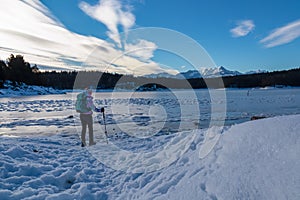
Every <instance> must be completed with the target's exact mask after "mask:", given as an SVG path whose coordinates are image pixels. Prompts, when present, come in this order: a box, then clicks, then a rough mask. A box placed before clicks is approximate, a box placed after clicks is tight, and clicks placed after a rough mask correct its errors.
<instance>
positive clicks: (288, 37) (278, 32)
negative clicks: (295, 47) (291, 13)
mask: <svg viewBox="0 0 300 200" xmlns="http://www.w3.org/2000/svg"><path fill="white" fill-rule="evenodd" d="M298 37H300V20H297V21H294V22H291V23H289V24H287V25H285V26H283V27H280V28H277V29H275V30H273V31H272V32H271V33H270V34H269V35H268V36H267V37H265V38H263V39H262V40H260V43H262V44H263V45H264V46H265V47H266V48H271V47H275V46H280V45H283V44H287V43H290V42H292V41H294V40H295V39H297V38H298Z"/></svg>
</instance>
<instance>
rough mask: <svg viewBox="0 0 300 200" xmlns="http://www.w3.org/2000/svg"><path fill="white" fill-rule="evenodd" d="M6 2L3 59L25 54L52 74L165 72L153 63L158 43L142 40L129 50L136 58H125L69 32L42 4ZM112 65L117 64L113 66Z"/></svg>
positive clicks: (0, 32)
mask: <svg viewBox="0 0 300 200" xmlns="http://www.w3.org/2000/svg"><path fill="white" fill-rule="evenodd" d="M3 1H4V2H3V3H2V4H1V8H0V19H1V23H0V38H1V40H0V59H6V58H8V56H9V55H10V54H11V53H13V54H21V55H23V56H24V57H25V59H26V61H28V62H30V63H32V64H37V65H38V66H48V67H49V68H47V69H48V70H49V69H50V68H51V67H52V68H53V69H61V70H74V69H75V70H76V69H89V70H90V69H93V70H102V71H104V70H105V71H111V72H119V73H127V74H133V73H135V74H136V75H142V74H150V73H153V72H155V71H153V70H158V71H159V70H162V68H161V67H160V66H159V65H158V64H157V63H155V62H153V61H151V58H152V56H153V51H155V49H156V45H155V44H154V43H151V42H147V41H143V40H140V41H138V42H137V43H136V44H131V45H130V44H128V45H127V50H131V51H132V54H124V52H126V51H124V50H121V49H119V48H116V47H115V45H114V44H112V43H110V42H108V41H106V40H102V39H99V38H96V37H89V36H84V35H79V34H76V33H73V32H71V31H69V30H68V29H67V28H66V27H65V26H64V25H63V24H62V23H61V22H60V21H59V20H58V19H56V18H55V16H53V15H52V13H51V12H50V11H49V10H48V8H47V7H45V6H44V5H43V4H42V3H41V2H40V1H37V0H26V1H18V0H13V1H12V0H3ZM123 14H124V15H126V13H123ZM12 16H13V17H12ZM129 18H130V17H129ZM118 20H120V19H118ZM129 21H130V20H129ZM129 21H126V20H125V19H123V21H122V22H121V23H122V24H123V25H124V28H125V29H127V28H129V27H131V24H132V23H130V22H129ZM141 48H144V50H141ZM135 49H136V51H135ZM138 50H139V51H138ZM142 51H143V54H141V52H142ZM116 58H118V59H116ZM112 61H114V63H113V65H110V63H111V62H112ZM81 64H84V65H81ZM137 69H139V70H137ZM140 69H141V70H140Z"/></svg>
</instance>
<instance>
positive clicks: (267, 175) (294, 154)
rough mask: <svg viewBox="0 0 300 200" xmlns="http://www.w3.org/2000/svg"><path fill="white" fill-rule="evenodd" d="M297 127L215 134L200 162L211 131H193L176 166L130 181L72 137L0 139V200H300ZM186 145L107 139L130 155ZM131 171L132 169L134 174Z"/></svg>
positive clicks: (289, 119)
mask: <svg viewBox="0 0 300 200" xmlns="http://www.w3.org/2000/svg"><path fill="white" fill-rule="evenodd" d="M299 121H300V115H292V116H283V117H275V118H270V119H263V120H258V121H251V122H247V123H244V124H239V125H234V126H232V127H230V128H228V129H227V130H225V131H223V132H221V131H219V132H217V134H219V135H220V138H219V141H218V143H217V145H216V146H215V147H214V148H213V150H212V151H211V152H210V153H209V154H208V155H206V156H205V157H203V158H202V157H201V154H202V153H203V152H202V151H203V146H204V147H205V145H207V144H209V141H210V140H212V138H207V137H205V135H206V134H207V133H209V132H210V131H213V132H215V131H216V130H217V129H216V128H215V127H212V128H210V129H208V130H196V131H193V132H191V133H190V134H192V135H194V138H193V141H192V143H191V145H190V146H189V148H187V149H186V151H185V153H184V154H182V155H181V156H180V157H179V158H178V159H177V160H175V161H174V162H172V163H170V164H169V165H168V166H165V167H164V168H162V169H159V170H154V171H150V172H136V173H133V172H126V171H121V170H115V169H113V168H111V167H110V166H106V165H104V164H102V163H101V162H99V159H97V157H94V154H93V150H95V149H98V148H101V150H102V151H111V149H110V145H106V144H105V142H104V141H102V142H101V141H99V140H98V144H97V145H96V146H93V147H87V148H81V147H80V145H79V144H80V142H79V138H78V135H77V134H76V133H72V132H68V133H62V134H57V135H52V136H38V137H8V136H2V137H1V144H0V149H1V154H0V157H1V159H0V167H1V172H0V196H1V199H195V200H196V199H295V200H296V199H299V198H300V193H299V191H300V175H299V170H300V160H299V153H300V137H299V130H300V123H299ZM45 131H47V128H45ZM176 137H179V139H180V140H179V139H178V140H177V139H176ZM185 137H189V134H184V135H183V136H182V135H181V134H179V136H174V137H171V136H156V137H152V138H150V139H147V140H145V141H140V140H127V139H126V138H124V137H118V138H110V143H113V142H117V143H123V145H127V148H129V149H130V150H132V151H134V150H135V149H136V148H137V147H139V146H143V148H146V149H150V150H151V149H152V148H153V145H155V144H164V143H165V142H168V141H170V140H172V142H173V143H174V144H177V145H178V146H177V147H178V148H180V147H181V146H182V144H181V143H180V142H181V141H182V140H184V138H185ZM215 137H216V135H215ZM189 139H190V138H189ZM141 143H142V144H141ZM105 145H106V147H105ZM161 151H163V149H162V150H161ZM124 156H126V155H124ZM148 156H153V157H155V159H153V160H152V162H146V164H147V166H145V167H149V166H148V165H153V164H154V163H160V162H164V160H159V159H160V157H157V156H155V155H154V154H150V153H149V154H148ZM161 158H162V159H165V158H164V157H163V156H162V157H161ZM107 159H110V158H109V157H107ZM123 159H124V160H126V159H134V158H123ZM147 159H149V158H147ZM119 162H120V163H122V160H120V161H119ZM124 162H125V161H124ZM134 163H135V162H132V163H131V164H132V166H131V168H135V167H136V168H139V167H140V165H138V164H139V163H136V164H137V165H136V166H134Z"/></svg>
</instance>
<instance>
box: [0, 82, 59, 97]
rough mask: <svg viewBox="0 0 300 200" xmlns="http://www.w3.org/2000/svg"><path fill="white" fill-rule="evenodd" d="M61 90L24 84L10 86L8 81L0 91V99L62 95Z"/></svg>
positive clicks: (10, 83)
mask: <svg viewBox="0 0 300 200" xmlns="http://www.w3.org/2000/svg"><path fill="white" fill-rule="evenodd" d="M63 93H65V91H63V90H55V89H53V88H51V87H43V86H35V85H26V84H24V83H20V84H15V85H14V84H12V82H10V81H6V82H5V83H4V88H3V89H0V97H12V96H24V95H26V96H28V95H45V94H63Z"/></svg>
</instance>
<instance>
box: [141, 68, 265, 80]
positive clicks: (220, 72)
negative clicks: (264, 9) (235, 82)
mask: <svg viewBox="0 0 300 200" xmlns="http://www.w3.org/2000/svg"><path fill="white" fill-rule="evenodd" d="M266 72H267V71H264V70H258V71H249V72H246V73H241V72H239V71H231V70H228V69H226V68H225V67H223V66H220V67H215V68H200V69H199V70H189V71H186V72H180V73H178V74H176V75H172V74H169V73H166V72H163V73H158V74H149V75H145V76H144V77H147V78H175V79H192V78H201V77H203V78H214V77H220V76H222V77H225V76H237V75H242V74H257V73H266Z"/></svg>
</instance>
